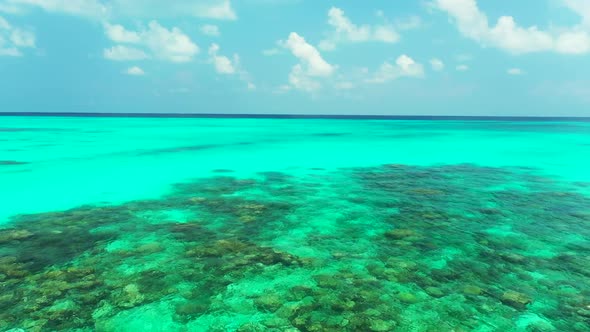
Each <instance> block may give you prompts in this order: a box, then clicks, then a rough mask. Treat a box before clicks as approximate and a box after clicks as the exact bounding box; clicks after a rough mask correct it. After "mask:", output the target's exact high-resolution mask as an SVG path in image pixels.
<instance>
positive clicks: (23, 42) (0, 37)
mask: <svg viewBox="0 0 590 332" xmlns="http://www.w3.org/2000/svg"><path fill="white" fill-rule="evenodd" d="M27 48H35V34H34V33H33V32H32V31H30V30H28V29H23V28H19V27H15V26H13V25H11V24H10V23H9V22H8V21H7V20H6V19H4V18H3V17H0V56H13V57H14V56H22V55H23V53H22V50H23V49H27Z"/></svg>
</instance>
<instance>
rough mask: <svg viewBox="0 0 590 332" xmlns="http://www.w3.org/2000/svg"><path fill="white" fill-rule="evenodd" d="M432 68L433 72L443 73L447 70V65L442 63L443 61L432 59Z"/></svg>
mask: <svg viewBox="0 0 590 332" xmlns="http://www.w3.org/2000/svg"><path fill="white" fill-rule="evenodd" d="M430 67H432V70H434V71H441V70H443V69H445V64H444V63H443V62H442V60H440V59H437V58H433V59H430Z"/></svg>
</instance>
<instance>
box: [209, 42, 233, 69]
mask: <svg viewBox="0 0 590 332" xmlns="http://www.w3.org/2000/svg"><path fill="white" fill-rule="evenodd" d="M218 52H219V45H217V44H212V45H211V47H209V57H210V60H211V63H213V65H214V66H215V70H216V71H217V72H218V73H219V74H234V73H235V72H236V64H237V63H238V62H239V57H238V56H237V54H236V55H234V61H233V62H232V60H230V59H229V58H228V57H226V56H223V55H218V54H217V53H218Z"/></svg>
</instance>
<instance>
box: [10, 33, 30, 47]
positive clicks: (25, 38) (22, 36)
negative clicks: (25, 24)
mask: <svg viewBox="0 0 590 332" xmlns="http://www.w3.org/2000/svg"><path fill="white" fill-rule="evenodd" d="M10 40H11V41H12V43H13V44H14V46H16V47H35V35H34V34H33V33H32V32H30V31H26V30H21V29H13V30H12V33H11V34H10Z"/></svg>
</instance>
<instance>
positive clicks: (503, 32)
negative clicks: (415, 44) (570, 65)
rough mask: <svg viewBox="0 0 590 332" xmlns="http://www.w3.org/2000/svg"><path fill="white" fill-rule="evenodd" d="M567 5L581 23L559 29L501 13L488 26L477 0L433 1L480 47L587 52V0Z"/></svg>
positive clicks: (589, 19) (589, 18)
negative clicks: (519, 21) (523, 22)
mask: <svg viewBox="0 0 590 332" xmlns="http://www.w3.org/2000/svg"><path fill="white" fill-rule="evenodd" d="M564 4H565V6H566V7H567V8H569V9H570V10H572V11H573V12H574V13H576V14H578V15H579V16H580V17H582V19H583V21H582V23H581V24H579V25H576V26H573V27H567V28H562V29H552V30H549V31H545V30H541V29H539V28H538V27H537V26H531V27H522V26H519V25H518V24H517V23H516V21H515V19H514V18H513V17H512V16H501V17H500V18H499V19H498V21H497V22H496V24H495V25H490V23H489V21H488V17H487V16H486V14H485V13H483V12H482V11H481V10H480V9H479V7H478V5H477V1H476V0H434V2H433V5H434V7H435V8H438V9H439V10H442V11H444V12H446V13H447V14H448V15H449V16H450V17H451V18H452V19H453V20H454V21H455V24H456V25H457V28H458V30H459V32H460V33H461V34H462V35H464V36H465V37H467V38H469V39H472V40H475V41H477V42H478V43H480V44H481V45H483V46H490V47H496V48H499V49H502V50H505V51H507V52H510V53H514V54H523V53H532V52H542V51H553V52H558V53H563V54H584V53H589V52H590V34H589V32H590V24H589V22H590V5H589V4H588V1H586V0H564Z"/></svg>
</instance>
